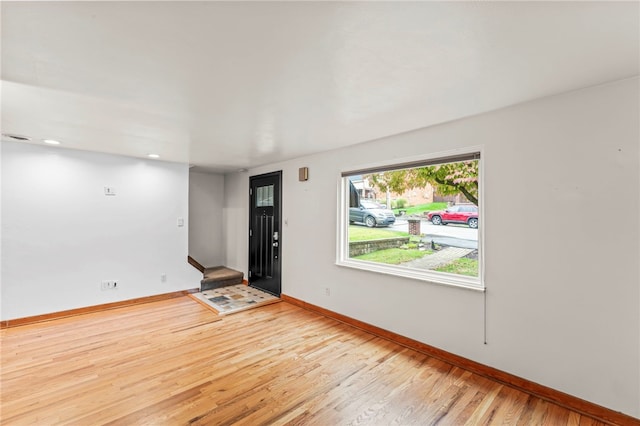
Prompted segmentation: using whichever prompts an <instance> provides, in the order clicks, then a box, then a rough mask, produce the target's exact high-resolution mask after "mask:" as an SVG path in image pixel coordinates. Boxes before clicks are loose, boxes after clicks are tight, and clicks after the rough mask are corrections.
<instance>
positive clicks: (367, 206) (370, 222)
mask: <svg viewBox="0 0 640 426" xmlns="http://www.w3.org/2000/svg"><path fill="white" fill-rule="evenodd" d="M349 222H350V223H356V222H357V223H363V224H365V225H367V226H368V227H369V228H373V227H374V226H389V225H393V224H394V223H395V222H396V216H395V215H394V214H393V212H392V211H391V210H389V209H387V208H385V207H384V206H382V205H380V204H378V203H376V202H375V201H369V200H360V206H359V207H350V208H349Z"/></svg>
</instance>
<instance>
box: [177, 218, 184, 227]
mask: <svg viewBox="0 0 640 426" xmlns="http://www.w3.org/2000/svg"><path fill="white" fill-rule="evenodd" d="M178 226H184V219H183V218H181V217H179V218H178Z"/></svg>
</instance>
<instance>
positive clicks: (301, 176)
mask: <svg viewBox="0 0 640 426" xmlns="http://www.w3.org/2000/svg"><path fill="white" fill-rule="evenodd" d="M298 180H299V181H300V182H304V181H307V180H309V168H308V167H300V168H299V169H298Z"/></svg>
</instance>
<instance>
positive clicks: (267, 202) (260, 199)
mask: <svg viewBox="0 0 640 426" xmlns="http://www.w3.org/2000/svg"><path fill="white" fill-rule="evenodd" d="M256 207H273V185H267V186H259V187H258V188H257V189H256Z"/></svg>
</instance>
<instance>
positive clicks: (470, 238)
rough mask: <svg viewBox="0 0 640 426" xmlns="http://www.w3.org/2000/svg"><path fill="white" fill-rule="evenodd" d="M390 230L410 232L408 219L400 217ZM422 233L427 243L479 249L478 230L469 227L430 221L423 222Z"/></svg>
mask: <svg viewBox="0 0 640 426" xmlns="http://www.w3.org/2000/svg"><path fill="white" fill-rule="evenodd" d="M389 229H393V230H397V231H404V232H409V223H408V222H407V220H406V219H404V218H402V217H398V218H396V223H395V224H394V225H393V226H390V227H389ZM420 232H421V233H422V234H424V235H425V236H424V238H423V239H422V240H423V241H424V242H427V243H430V242H431V241H432V240H433V242H435V243H436V244H444V245H447V246H451V247H462V248H468V249H477V248H478V230H477V229H471V228H469V227H468V226H467V225H454V224H449V225H433V224H432V223H431V222H429V221H428V220H421V221H420Z"/></svg>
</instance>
